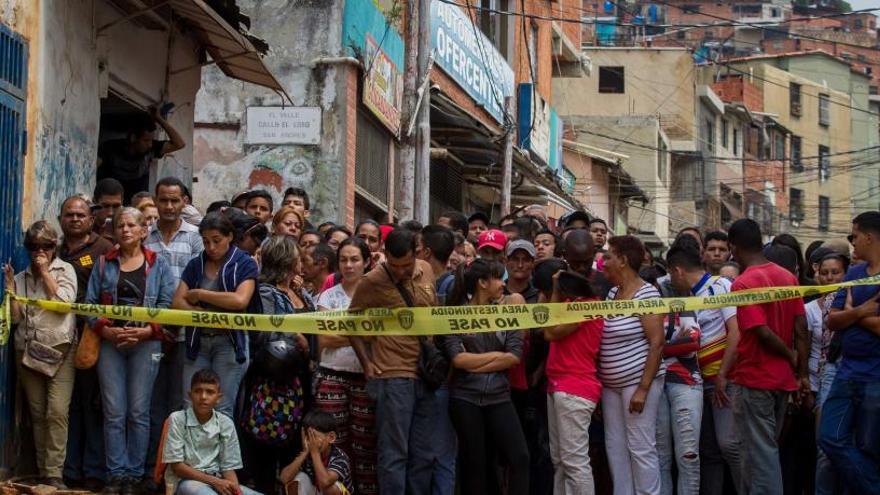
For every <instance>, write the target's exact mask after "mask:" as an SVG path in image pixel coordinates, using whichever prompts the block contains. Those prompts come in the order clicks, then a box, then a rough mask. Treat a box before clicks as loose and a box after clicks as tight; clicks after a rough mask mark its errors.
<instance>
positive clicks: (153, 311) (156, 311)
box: [147, 308, 162, 318]
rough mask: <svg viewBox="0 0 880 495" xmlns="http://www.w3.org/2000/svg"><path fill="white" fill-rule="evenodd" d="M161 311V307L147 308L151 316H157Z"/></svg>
mask: <svg viewBox="0 0 880 495" xmlns="http://www.w3.org/2000/svg"><path fill="white" fill-rule="evenodd" d="M161 312H162V310H161V309H159V308H147V315H149V317H150V318H155V317H156V316H158V315H159V313H161Z"/></svg>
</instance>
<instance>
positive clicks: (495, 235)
mask: <svg viewBox="0 0 880 495" xmlns="http://www.w3.org/2000/svg"><path fill="white" fill-rule="evenodd" d="M505 246H507V236H506V235H504V232H501V231H500V230H498V229H492V230H484V231H483V232H480V237H479V238H478V240H477V249H478V250H480V249H483V248H484V247H490V248H493V249H497V250H499V251H504V247H505Z"/></svg>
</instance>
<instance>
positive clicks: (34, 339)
mask: <svg viewBox="0 0 880 495" xmlns="http://www.w3.org/2000/svg"><path fill="white" fill-rule="evenodd" d="M24 246H25V248H26V249H27V251H28V254H29V255H30V260H31V262H30V264H29V265H28V267H27V268H25V269H24V270H23V271H21V272H19V273H18V274H17V275H14V276H13V271H12V267H11V266H9V265H4V266H3V272H4V275H5V282H6V289H7V290H10V291H12V292H14V293H15V294H18V295H21V296H25V297H29V298H34V299H48V300H52V301H59V302H65V303H72V302H74V301H75V300H76V272H75V271H74V269H73V266H71V265H70V264H69V263H65V262H64V261H61V259H60V258H58V257H57V256H56V252H57V248H58V234H57V233H56V232H55V229H53V228H52V227H51V226H50V225H49V224H48V223H47V222H46V221H45V220H40V221H37V222H35V223H34V224H33V225H31V226H30V227H29V228H28V229H27V232H25V236H24ZM11 310H12V321H13V322H14V323H18V328H17V329H16V331H15V358H16V359H15V362H16V368H17V371H18V377H19V380H20V383H21V385H22V388H23V389H24V394H25V398H26V400H27V403H28V408H29V409H30V413H31V418H32V421H33V426H34V443H35V446H36V450H37V452H36V454H37V455H36V457H37V468H38V469H39V472H40V476H41V477H43V478H45V483H47V484H49V485H51V486H53V487H55V488H58V489H64V488H65V487H64V482H63V481H62V477H61V476H62V474H61V472H62V469H63V468H64V458H65V456H66V455H67V427H68V415H67V414H68V410H69V407H70V397H71V394H72V393H73V377H74V367H73V355H74V352H73V350H74V347H75V346H74V343H75V340H76V326H75V320H74V315H73V313H55V312H53V311H48V310H45V309H42V308H40V307H38V306H33V305H24V304H20V303H18V302H17V301H12V307H11Z"/></svg>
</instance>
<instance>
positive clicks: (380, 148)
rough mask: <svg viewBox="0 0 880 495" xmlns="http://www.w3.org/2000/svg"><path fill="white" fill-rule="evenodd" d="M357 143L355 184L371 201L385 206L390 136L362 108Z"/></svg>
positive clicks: (358, 116) (389, 163)
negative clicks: (370, 197) (367, 194)
mask: <svg viewBox="0 0 880 495" xmlns="http://www.w3.org/2000/svg"><path fill="white" fill-rule="evenodd" d="M356 143H357V144H356V148H355V149H356V150H357V153H356V154H357V158H356V159H355V171H354V182H355V184H357V185H358V186H359V187H361V188H362V189H363V190H364V191H366V192H367V193H369V194H370V196H372V197H373V198H372V199H375V200H378V201H380V202H382V203H386V202H387V201H388V168H389V166H390V165H391V150H390V144H391V137H390V136H389V135H388V133H387V132H385V130H384V128H383V127H382V126H380V125H379V124H377V123H376V122H375V121H374V120H373V119H372V118H371V117H370V116H369V115H367V114H366V111H364V110H363V109H358V112H357V140H356Z"/></svg>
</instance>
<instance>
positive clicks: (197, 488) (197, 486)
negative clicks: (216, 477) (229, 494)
mask: <svg viewBox="0 0 880 495" xmlns="http://www.w3.org/2000/svg"><path fill="white" fill-rule="evenodd" d="M239 488H241V495H261V494H260V492H258V491H255V490H252V489H250V488H248V487H246V486H244V485H239ZM174 493H176V494H177V495H217V492H216V491H214V489H213V488H211V485H209V484H207V483H202V482H201V481H196V480H183V481H181V482H180V483H178V484H177V491H176V492H174Z"/></svg>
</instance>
